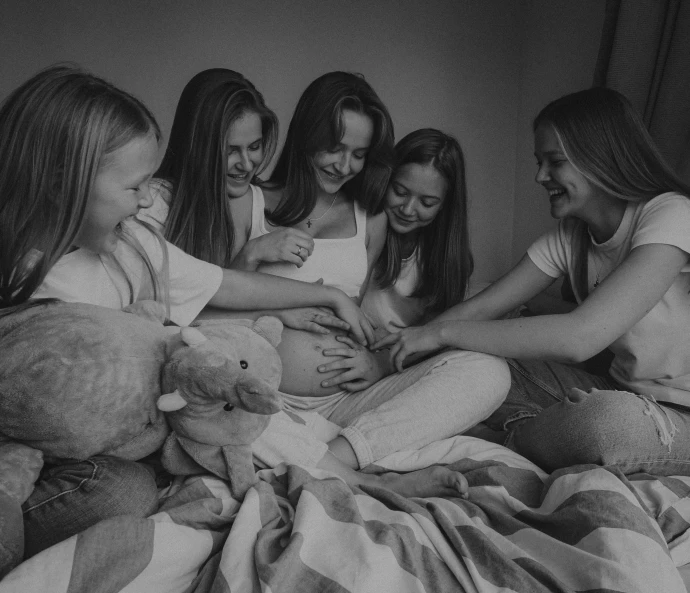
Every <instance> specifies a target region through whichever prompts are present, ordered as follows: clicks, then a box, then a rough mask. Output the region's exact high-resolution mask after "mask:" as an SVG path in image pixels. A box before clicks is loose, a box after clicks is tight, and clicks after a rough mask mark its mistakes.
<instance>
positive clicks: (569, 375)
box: [374, 88, 690, 475]
mask: <svg viewBox="0 0 690 593" xmlns="http://www.w3.org/2000/svg"><path fill="white" fill-rule="evenodd" d="M534 132H535V155H536V157H537V164H538V171H537V177H536V180H537V182H538V183H540V184H541V185H542V186H543V187H544V188H545V189H546V191H547V193H548V198H549V202H550V207H551V214H552V216H554V217H555V218H557V219H558V220H559V226H558V229H557V230H555V231H553V232H551V233H548V234H546V235H545V236H543V237H542V238H540V239H539V240H538V241H537V242H535V243H534V244H533V245H532V246H531V247H530V248H529V250H528V252H527V255H526V256H525V257H524V258H523V259H522V261H521V262H520V263H519V264H518V265H517V266H516V267H515V268H514V269H513V270H512V271H510V272H509V273H508V274H507V275H505V276H504V277H503V278H501V279H500V280H499V281H498V282H496V283H495V284H493V285H491V286H490V287H489V288H487V289H486V290H484V291H483V292H481V293H480V294H479V295H477V296H475V297H474V298H471V299H469V300H468V301H466V302H464V303H461V304H459V305H457V306H455V307H453V308H451V309H450V310H449V311H447V312H446V313H444V314H441V315H439V316H438V317H436V318H435V319H434V320H433V321H434V322H433V323H429V324H427V325H425V326H422V327H416V328H408V329H405V330H402V331H400V332H399V333H397V334H391V335H389V336H387V337H386V338H384V339H382V340H380V341H379V342H378V343H377V344H375V345H374V347H375V348H384V347H390V348H391V353H390V354H391V358H392V360H393V362H394V363H395V364H396V366H397V367H398V368H401V365H402V363H403V361H404V360H405V358H406V357H407V356H409V355H411V354H418V353H428V352H433V351H435V350H438V349H439V348H445V347H455V348H469V349H472V350H478V351H481V352H489V353H493V354H497V355H500V356H506V357H510V358H517V359H520V360H519V361H515V360H513V361H510V365H511V371H512V378H513V385H512V388H511V391H510V394H509V395H508V398H507V400H506V403H505V405H503V406H502V407H501V409H500V410H499V411H498V412H497V413H496V414H494V415H493V416H492V417H491V418H490V419H489V422H487V423H488V424H489V425H490V426H491V427H492V428H494V429H496V430H502V429H508V430H509V431H510V435H509V436H510V438H509V441H508V442H509V443H511V442H512V444H513V445H512V446H514V448H515V449H516V450H517V451H518V452H520V453H523V454H524V455H526V456H527V457H529V458H530V459H532V460H533V461H535V462H536V463H538V464H540V465H541V466H543V467H544V468H545V469H549V470H553V469H555V468H558V467H563V466H567V465H572V464H576V463H600V464H617V465H619V466H621V467H622V468H623V470H624V471H628V472H634V471H653V472H655V473H663V474H667V475H668V474H674V473H675V474H684V475H690V463H688V459H690V407H688V406H690V356H688V352H690V313H689V312H690V274H689V273H688V272H690V266H689V265H688V258H689V255H688V254H689V253H690V233H688V229H689V228H690V200H689V199H688V196H689V195H690V187H688V185H687V184H685V183H683V182H682V181H681V180H680V179H679V178H678V177H677V176H676V175H675V174H674V173H673V172H672V170H671V169H670V168H669V167H668V166H667V165H666V163H665V162H664V160H663V159H662V157H661V156H660V154H659V152H658V150H657V149H656V148H655V147H654V145H653V142H652V140H651V138H650V137H649V134H648V133H647V131H646V130H645V128H644V125H643V123H642V121H641V119H640V118H639V116H638V115H637V114H636V113H635V112H634V110H633V109H632V107H631V106H630V104H629V102H628V101H627V100H626V99H625V98H624V97H623V96H622V95H620V94H619V93H617V92H615V91H613V90H609V89H603V88H597V89H590V90H586V91H581V92H578V93H574V94H572V95H567V96H565V97H562V98H561V99H558V100H556V101H554V102H552V103H550V104H549V105H547V106H546V107H545V108H544V109H543V110H542V111H541V112H540V113H539V115H538V116H537V118H536V119H535V122H534ZM565 274H567V275H568V276H569V277H570V280H571V283H572V285H573V287H574V290H575V294H576V297H577V300H578V303H579V306H578V307H576V308H575V309H574V310H572V311H571V312H568V313H564V314H555V315H543V316H538V317H530V318H517V319H510V320H495V321H492V319H496V318H497V317H499V316H501V315H502V314H504V313H505V312H507V311H509V310H511V309H513V308H514V307H516V306H518V305H520V304H521V303H524V302H525V301H527V300H529V299H530V298H532V297H533V296H535V295H536V294H538V293H540V292H541V291H543V290H544V289H545V288H546V287H547V286H548V285H550V284H551V283H552V282H553V281H554V279H555V278H557V277H559V276H561V275H565ZM606 347H608V348H609V349H610V350H611V351H612V352H613V354H614V360H613V363H612V364H611V367H610V370H609V373H608V375H607V376H595V375H591V374H588V373H586V372H584V371H582V370H580V369H578V368H576V367H574V366H570V365H566V364H562V363H576V362H580V361H583V360H585V359H588V358H589V357H591V356H592V355H594V354H596V353H598V352H599V351H601V350H602V349H604V348H606ZM571 387H577V388H579V389H578V390H574V391H570V388H571ZM592 388H596V389H597V390H600V389H603V390H620V391H616V392H607V393H599V392H598V391H596V390H594V391H592V392H591V393H589V394H587V393H585V392H584V391H583V390H590V389H592ZM542 410H543V411H542Z"/></svg>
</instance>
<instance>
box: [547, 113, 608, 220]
mask: <svg viewBox="0 0 690 593" xmlns="http://www.w3.org/2000/svg"><path fill="white" fill-rule="evenodd" d="M534 156H536V157H537V165H538V167H539V169H538V170H537V175H536V177H535V181H536V182H537V183H539V184H541V185H543V186H544V188H546V190H547V191H548V192H549V201H550V202H551V216H553V217H554V218H557V219H561V218H565V217H566V216H574V217H577V218H583V216H586V212H587V210H588V208H589V207H590V206H591V204H592V203H593V201H594V200H595V199H596V196H597V195H598V194H599V193H600V190H599V189H598V188H597V187H596V186H594V185H592V183H590V181H589V180H588V179H587V178H586V177H585V176H584V175H582V173H580V172H579V171H578V170H577V169H576V168H575V167H574V166H573V165H572V163H571V162H570V161H569V160H568V159H567V157H566V156H565V154H564V152H563V148H562V146H561V143H560V142H559V141H558V136H556V132H554V130H553V128H552V127H551V126H549V125H545V124H541V125H539V126H538V127H537V129H536V131H535V132H534Z"/></svg>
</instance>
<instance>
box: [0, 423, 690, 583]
mask: <svg viewBox="0 0 690 593" xmlns="http://www.w3.org/2000/svg"><path fill="white" fill-rule="evenodd" d="M433 463H441V464H449V465H452V466H453V467H455V468H457V469H459V470H461V471H463V472H464V473H465V475H466V476H467V479H468V481H469V484H470V496H469V499H468V500H463V499H459V498H448V499H442V498H427V499H420V498H414V499H406V498H402V497H400V496H397V495H395V494H393V493H391V492H390V491H387V490H384V489H369V490H367V491H366V492H365V491H362V490H359V489H351V488H349V487H348V486H347V485H346V484H345V483H344V482H343V481H341V480H340V479H339V478H337V477H335V476H334V475H332V474H328V473H326V472H321V471H318V470H306V469H304V468H301V467H297V466H281V467H279V468H277V469H274V470H263V471H261V472H259V482H258V483H257V485H256V486H255V487H254V488H252V489H251V490H250V491H249V492H248V494H247V495H246V497H245V499H244V500H243V501H242V502H241V503H239V502H237V501H236V500H233V499H232V498H231V496H230V493H229V490H228V488H227V486H226V485H225V484H224V483H223V482H222V481H220V480H218V479H215V478H207V477H203V478H194V479H188V480H187V481H186V482H184V483H181V484H179V485H177V486H176V488H174V489H171V490H170V491H169V492H167V493H166V495H165V497H164V498H163V500H162V506H161V510H160V512H159V513H158V514H156V515H154V516H153V517H150V518H149V519H135V518H132V517H120V518H116V519H111V520H108V521H103V522H101V523H99V524H98V525H95V526H94V527H92V528H91V529H88V530H87V531H85V532H83V533H81V534H79V535H78V536H75V537H73V538H71V539H69V540H67V541H65V542H62V543H60V544H58V545H56V546H53V547H52V548H49V549H48V550H45V551H44V552H42V553H41V554H39V555H38V556H35V557H34V558H32V559H30V560H28V561H26V562H24V563H23V564H21V565H20V566H18V567H17V568H16V569H15V570H14V571H12V572H11V573H10V574H9V575H8V576H6V577H5V579H3V581H2V582H0V592H1V593H7V592H10V591H12V592H31V593H33V592H38V591H51V592H54V593H63V592H64V593H67V592H69V593H77V592H84V593H86V592H89V593H93V592H99V593H105V592H113V593H114V592H117V591H122V592H127V593H135V592H136V593H156V592H165V593H170V592H178V591H179V592H192V591H194V592H210V593H222V592H233V593H235V592H249V591H265V592H269V591H270V592H279V591H285V592H295V591H299V592H300V593H310V592H314V593H316V592H319V593H321V592H324V591H333V592H339V593H340V592H342V593H345V592H355V591H357V592H359V591H372V592H374V591H375V592H379V593H380V592H383V593H385V592H389V591H390V592H391V593H401V592H406V591H410V592H411V591H415V592H417V591H420V592H421V591H426V592H434V593H436V592H438V593H441V592H443V593H446V592H449V591H471V592H475V591H477V592H492V593H496V592H502V593H507V592H510V591H516V592H525V593H538V592H541V591H544V592H546V591H549V592H551V591H592V592H594V591H596V592H603V591H626V592H645V593H647V592H664V593H685V591H686V590H685V587H684V585H683V582H682V580H681V578H680V576H679V573H678V571H677V570H676V568H675V566H676V565H680V564H685V563H686V562H688V561H690V542H689V541H688V540H689V539H690V535H689V533H690V530H688V527H689V526H690V524H689V523H688V521H690V479H689V478H658V477H654V476H649V475H635V476H627V477H626V476H623V475H622V474H620V472H618V471H617V470H616V469H614V468H602V467H598V466H578V467H572V468H568V469H565V470H561V471H558V472H556V473H554V474H552V475H550V476H548V475H546V474H544V473H543V472H542V471H540V470H539V469H538V468H537V467H536V466H534V465H532V464H531V463H529V462H528V461H527V460H525V459H524V458H522V457H520V456H519V455H517V454H515V453H512V452H510V451H509V450H507V449H505V448H503V447H500V446H497V445H493V444H491V443H488V442H485V441H480V440H478V439H472V438H470V437H455V438H453V439H448V440H446V441H441V442H439V443H434V444H432V445H429V446H428V447H425V448H424V449H422V450H420V451H414V452H403V453H396V454H395V455H391V456H389V457H387V458H386V459H384V460H383V461H381V462H380V467H379V468H377V469H378V470H381V469H383V468H385V469H395V470H397V471H407V470H411V469H416V468H421V467H426V466H428V465H430V464H433Z"/></svg>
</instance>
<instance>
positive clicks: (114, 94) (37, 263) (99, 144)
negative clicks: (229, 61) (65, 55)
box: [0, 65, 160, 314]
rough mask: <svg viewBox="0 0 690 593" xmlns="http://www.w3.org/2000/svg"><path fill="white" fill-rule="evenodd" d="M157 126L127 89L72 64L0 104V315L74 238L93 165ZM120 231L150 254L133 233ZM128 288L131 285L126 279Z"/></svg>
mask: <svg viewBox="0 0 690 593" xmlns="http://www.w3.org/2000/svg"><path fill="white" fill-rule="evenodd" d="M149 134H153V135H155V137H156V138H157V139H159V138H160V129H159V127H158V124H157V123H156V120H155V118H154V117H153V115H152V114H151V112H150V111H149V110H148V109H147V108H146V106H145V105H144V104H143V103H142V102H141V101H139V100H138V99H136V98H134V97H133V96H132V95H130V94H128V93H126V92H124V91H122V90H120V89H118V88H116V87H115V86H113V85H112V84H110V83H109V82H106V81H105V80H103V79H101V78H98V77H97V76H94V75H92V74H89V73H87V72H85V71H83V70H81V69H80V68H78V67H74V66H71V65H59V66H53V67H51V68H47V69H45V70H43V71H41V72H39V73H38V74H36V75H34V76H33V77H32V78H30V79H29V80H27V81H26V82H25V83H24V84H22V85H21V86H20V87H18V88H17V89H16V90H14V91H13V92H12V93H11V94H10V95H9V96H8V97H7V98H6V99H5V101H4V102H3V103H2V106H0V314H5V313H8V312H11V311H14V310H16V309H17V307H21V306H24V305H25V304H26V303H27V302H28V300H29V299H30V298H31V295H32V294H33V293H34V292H35V291H36V289H37V288H38V287H39V286H40V285H41V283H42V282H43V280H44V279H45V277H46V275H47V274H48V272H49V270H50V269H51V268H52V267H53V265H54V264H55V263H56V262H57V261H58V259H60V258H61V257H62V256H63V255H64V254H65V253H67V251H68V250H69V249H70V248H71V247H72V245H73V244H74V241H75V240H76V237H77V233H78V231H79V228H80V226H81V224H82V221H83V219H84V212H85V209H86V203H87V200H88V198H89V195H90V193H91V190H92V188H93V184H94V180H95V178H96V174H97V173H98V170H99V167H100V166H101V165H102V163H103V162H104V159H106V158H107V156H108V155H109V154H110V153H112V152H114V151H116V150H118V149H119V148H121V147H123V146H124V145H125V144H127V143H128V142H130V141H132V140H134V139H137V138H142V137H146V136H148V135H149ZM122 238H123V239H124V240H125V241H126V242H127V243H129V244H130V245H131V246H132V247H134V248H135V249H136V250H137V251H138V252H139V254H140V255H141V256H142V257H143V259H144V261H145V263H146V265H147V267H148V270H149V272H150V273H151V275H152V278H153V280H154V288H155V287H156V286H157V284H156V276H155V273H154V271H153V268H152V266H151V264H150V261H149V260H148V257H147V256H146V254H145V253H144V252H143V249H142V248H141V246H140V245H139V244H138V241H136V239H135V238H134V237H133V236H130V235H129V234H127V233H126V231H124V230H123V233H122ZM130 288H131V286H130Z"/></svg>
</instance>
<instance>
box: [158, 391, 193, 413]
mask: <svg viewBox="0 0 690 593" xmlns="http://www.w3.org/2000/svg"><path fill="white" fill-rule="evenodd" d="M156 405H157V406H158V409H159V410H162V411H163V412H174V411H175V410H180V409H181V408H184V407H185V406H186V405H187V400H186V399H185V398H183V397H182V396H181V395H180V392H179V391H177V389H176V390H175V391H173V392H172V393H164V394H163V395H161V396H160V397H159V398H158V401H157V402H156Z"/></svg>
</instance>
